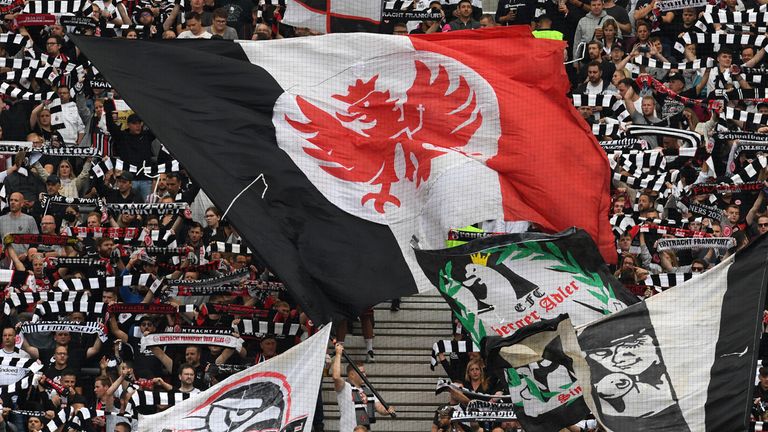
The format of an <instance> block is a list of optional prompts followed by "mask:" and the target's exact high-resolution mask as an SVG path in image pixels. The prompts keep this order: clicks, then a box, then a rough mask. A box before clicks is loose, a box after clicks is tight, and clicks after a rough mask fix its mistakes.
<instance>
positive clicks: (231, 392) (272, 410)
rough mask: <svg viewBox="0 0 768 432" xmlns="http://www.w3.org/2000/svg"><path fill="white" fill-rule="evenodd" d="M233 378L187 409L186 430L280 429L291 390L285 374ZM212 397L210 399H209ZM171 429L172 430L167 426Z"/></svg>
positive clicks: (228, 431)
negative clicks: (195, 406) (198, 403)
mask: <svg viewBox="0 0 768 432" xmlns="http://www.w3.org/2000/svg"><path fill="white" fill-rule="evenodd" d="M243 380H245V382H246V383H247V384H239V383H238V382H235V383H233V384H230V385H228V386H225V387H223V388H222V389H220V390H219V391H218V392H216V394H214V396H212V397H211V398H209V399H208V400H206V401H205V402H204V403H203V404H201V405H200V406H198V407H197V408H195V409H193V410H192V412H190V414H189V416H188V417H187V418H188V419H190V420H191V419H195V420H197V422H196V423H197V424H195V422H190V426H191V427H190V428H189V429H185V430H189V431H201V432H202V431H210V432H246V431H263V430H282V427H283V426H284V425H283V421H284V418H285V416H286V415H287V414H288V413H290V411H291V407H290V402H291V391H290V387H288V386H287V380H286V378H285V376H283V375H280V374H264V373H256V374H253V375H252V376H248V377H245V378H243ZM211 399H213V400H211ZM168 432H172V430H168Z"/></svg>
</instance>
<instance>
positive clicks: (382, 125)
mask: <svg viewBox="0 0 768 432" xmlns="http://www.w3.org/2000/svg"><path fill="white" fill-rule="evenodd" d="M75 39H76V40H77V43H78V44H79V46H80V48H81V49H82V50H83V51H84V52H85V53H86V55H87V56H88V58H89V59H90V60H91V61H92V62H93V63H94V64H95V65H96V67H98V69H99V71H100V72H101V73H102V74H103V75H104V76H105V77H106V78H107V79H108V80H109V82H110V83H112V84H113V85H114V86H115V87H116V88H117V90H118V91H119V92H120V95H121V96H123V97H124V98H125V100H126V101H127V102H128V103H129V104H130V106H131V107H132V108H133V109H134V110H135V111H136V112H137V113H139V114H140V115H141V116H142V118H143V119H144V120H145V122H146V123H147V124H148V125H149V126H150V127H151V128H152V130H153V131H154V132H155V134H156V135H157V136H158V137H159V138H160V140H161V141H162V142H163V144H164V145H165V146H166V147H167V148H168V149H170V150H171V152H172V153H173V154H174V156H175V157H176V158H177V159H178V160H179V161H180V162H181V163H182V164H183V165H184V167H186V169H187V170H188V171H189V172H190V173H191V175H192V176H193V177H194V178H195V179H196V180H197V181H198V182H199V183H200V184H201V185H202V187H203V189H204V190H205V191H206V193H207V194H208V196H210V197H211V199H212V200H213V202H214V203H215V204H216V205H217V206H218V207H219V208H221V209H223V210H224V211H225V212H226V217H227V218H228V219H229V220H230V221H231V222H232V224H233V225H234V226H235V227H236V228H237V229H238V232H239V233H240V234H241V235H242V236H243V237H244V238H245V239H246V240H247V242H248V243H250V244H251V246H253V247H254V248H255V249H256V250H258V252H259V254H260V255H261V256H262V257H263V258H264V259H265V260H266V261H267V263H268V264H269V266H270V267H271V268H272V269H273V271H274V272H275V273H276V274H277V275H279V276H280V278H281V279H283V280H284V282H285V283H286V286H287V287H288V289H289V290H291V291H292V294H293V295H294V297H295V298H296V300H297V301H298V302H299V303H300V304H301V306H302V307H303V308H304V310H305V311H307V313H308V314H309V316H310V317H311V318H312V319H313V320H315V321H316V322H325V321H328V320H329V318H330V317H331V316H332V315H334V314H336V315H342V314H343V315H350V314H356V313H358V312H360V311H361V310H362V309H363V308H364V307H366V306H369V305H372V304H376V303H378V302H380V301H383V300H386V299H390V298H395V297H399V296H404V295H409V294H413V293H415V292H417V290H418V291H422V290H427V289H430V288H431V284H430V283H429V281H428V280H427V278H426V277H425V276H424V274H423V272H422V271H421V269H420V268H419V265H418V263H417V262H416V259H415V255H414V253H413V250H412V248H411V245H410V243H411V240H412V239H413V238H414V237H415V238H418V239H419V241H420V243H421V244H422V247H425V248H439V247H442V244H443V242H444V240H445V237H446V234H447V232H448V230H449V229H450V228H454V227H460V226H466V225H469V224H472V223H476V222H479V221H483V220H488V219H505V220H512V221H515V220H522V221H532V222H534V223H536V224H538V225H539V226H540V227H541V228H542V229H544V230H549V231H558V230H561V229H566V228H568V227H571V226H579V227H582V228H584V229H585V230H586V231H587V232H588V233H589V234H590V235H591V236H592V237H593V238H594V239H596V241H597V242H598V243H599V244H600V245H601V247H602V250H603V252H604V254H605V256H611V254H613V256H614V258H615V248H614V246H613V235H612V233H611V230H610V226H609V222H608V219H607V218H606V217H604V216H605V215H606V214H608V208H609V203H610V197H609V194H608V187H609V183H608V182H609V167H608V163H607V160H606V156H605V152H603V151H602V149H601V148H600V146H599V145H598V144H597V142H596V141H595V139H594V137H593V135H592V133H591V131H590V130H589V128H588V126H587V124H586V123H585V122H584V121H583V120H582V119H581V118H580V117H579V115H578V113H577V112H576V111H575V109H574V108H573V107H572V105H571V104H570V102H569V100H568V99H567V98H566V97H565V93H566V91H567V87H568V84H567V83H568V80H567V77H566V76H565V70H564V68H563V65H562V50H563V48H564V45H563V43H561V42H557V41H551V40H539V39H535V38H533V37H532V36H531V34H530V31H528V30H527V29H525V28H511V27H510V28H498V29H487V30H478V31H461V32H450V33H442V34H433V35H425V36H421V37H410V36H401V37H394V36H388V35H378V34H368V33H357V34H354V35H352V34H332V35H325V36H316V37H310V38H293V39H282V40H277V41H241V42H239V44H240V47H241V49H242V51H243V53H244V54H243V55H247V58H248V59H249V60H250V62H246V61H241V60H238V59H237V56H234V55H232V54H231V53H230V54H228V56H226V57H224V56H220V55H215V54H210V50H208V51H203V50H200V49H198V47H200V46H210V45H209V44H207V43H206V42H205V41H194V43H191V44H189V43H182V42H187V41H178V42H177V43H172V44H168V43H152V42H142V41H126V40H122V39H98V38H83V37H75ZM209 42H210V41H209ZM219 42H221V41H219ZM116 53H120V55H115V54H116ZM523 101H525V102H523ZM521 104H523V105H521Z"/></svg>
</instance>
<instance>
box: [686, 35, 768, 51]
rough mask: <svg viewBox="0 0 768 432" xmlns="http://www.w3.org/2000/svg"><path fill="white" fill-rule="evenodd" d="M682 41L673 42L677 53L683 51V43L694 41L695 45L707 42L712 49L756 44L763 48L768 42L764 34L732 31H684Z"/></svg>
mask: <svg viewBox="0 0 768 432" xmlns="http://www.w3.org/2000/svg"><path fill="white" fill-rule="evenodd" d="M681 39H682V41H683V43H680V42H677V43H675V50H677V51H678V52H679V53H681V54H684V53H685V45H688V44H692V43H695V44H696V45H702V44H708V45H713V46H714V48H715V49H714V51H717V50H718V49H720V46H722V45H739V46H756V47H758V49H759V48H763V47H764V46H766V44H768V39H767V38H766V37H765V36H764V35H759V36H758V35H738V34H733V33H722V32H716V33H698V32H695V33H694V32H688V33H684V34H683V37H682V38H681Z"/></svg>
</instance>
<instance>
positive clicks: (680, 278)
mask: <svg viewBox="0 0 768 432" xmlns="http://www.w3.org/2000/svg"><path fill="white" fill-rule="evenodd" d="M693 277H694V274H693V273H659V274H652V275H648V277H647V278H646V279H645V280H644V281H642V282H641V283H642V284H643V285H648V286H654V287H659V288H671V287H673V286H676V285H679V284H681V283H683V282H685V281H688V280H691V279H693Z"/></svg>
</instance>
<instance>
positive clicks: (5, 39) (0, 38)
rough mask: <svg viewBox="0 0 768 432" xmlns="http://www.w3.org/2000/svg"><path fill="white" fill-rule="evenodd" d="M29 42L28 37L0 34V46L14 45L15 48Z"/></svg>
mask: <svg viewBox="0 0 768 432" xmlns="http://www.w3.org/2000/svg"><path fill="white" fill-rule="evenodd" d="M28 40H29V38H28V37H26V36H24V35H20V34H16V33H3V34H0V43H1V44H10V45H16V46H25V45H26V44H27V41H28Z"/></svg>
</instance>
